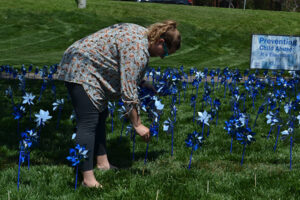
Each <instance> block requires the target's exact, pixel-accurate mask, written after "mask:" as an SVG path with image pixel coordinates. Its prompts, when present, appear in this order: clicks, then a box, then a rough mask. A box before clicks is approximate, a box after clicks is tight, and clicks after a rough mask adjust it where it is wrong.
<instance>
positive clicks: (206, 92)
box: [202, 83, 212, 110]
mask: <svg viewBox="0 0 300 200" xmlns="http://www.w3.org/2000/svg"><path fill="white" fill-rule="evenodd" d="M207 101H209V103H210V105H211V108H212V103H211V98H210V87H209V85H208V84H207V83H205V85H204V93H203V102H202V110H203V109H204V108H203V106H204V105H203V104H204V102H205V106H206V105H207Z"/></svg>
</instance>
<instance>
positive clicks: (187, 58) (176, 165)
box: [0, 0, 300, 200]
mask: <svg viewBox="0 0 300 200" xmlns="http://www.w3.org/2000/svg"><path fill="white" fill-rule="evenodd" d="M165 19H175V20H177V21H178V22H179V24H180V25H179V29H180V31H181V33H182V36H183V45H182V49H180V50H179V51H178V52H177V53H176V54H174V55H172V56H169V57H167V58H166V59H164V60H161V59H157V58H154V59H151V63H150V65H151V66H162V67H167V66H171V67H179V66H180V65H184V66H185V70H187V69H188V68H189V67H192V66H193V67H198V68H204V67H209V68H212V67H214V68H215V67H225V66H229V67H232V68H235V67H238V68H240V69H246V68H248V66H249V56H250V44H251V34H252V33H264V34H283V35H300V34H299V32H300V26H299V23H300V22H299V13H285V12H266V11H252V10H246V11H242V10H232V9H220V8H207V7H192V6H180V5H161V4H147V3H145V4H144V3H142V4H138V3H134V2H119V1H108V0H101V1H96V0H88V7H87V9H84V10H78V9H77V8H76V4H75V2H74V1H71V0H70V1H67V0H48V1H34V0H10V1H4V0H0V65H4V64H9V65H14V66H17V67H18V66H20V65H21V64H26V65H27V64H31V63H32V64H34V65H39V66H43V65H50V64H54V63H57V62H59V60H60V58H61V56H62V53H63V51H64V50H65V49H66V48H67V47H68V46H69V45H70V44H72V43H73V42H74V41H76V40H78V39H80V38H82V37H84V36H86V35H88V34H90V33H93V32H95V31H97V30H98V29H100V28H102V27H105V26H108V25H111V24H114V23H118V22H132V23H138V24H141V25H144V26H147V25H149V24H151V23H154V22H156V21H161V20H165ZM26 84H27V88H28V91H30V92H33V93H34V94H35V95H37V96H38V94H39V92H40V86H41V81H38V80H32V81H27V82H26ZM55 84H56V86H57V90H58V92H57V93H58V96H57V97H58V98H65V99H66V101H67V92H66V89H65V87H64V86H63V84H62V83H61V82H55ZM0 85H1V88H0V95H1V98H0V107H1V112H0V127H1V128H0V199H1V200H2V199H298V196H299V188H300V183H299V181H298V177H299V175H300V172H299V168H300V165H299V146H298V144H297V143H296V144H295V145H294V147H293V159H294V163H293V170H291V171H290V170H289V144H288V142H284V141H280V142H279V146H278V149H277V151H276V152H275V153H274V152H273V149H272V148H273V145H274V141H275V135H274V134H273V135H272V137H271V139H270V140H266V135H267V133H268V131H269V127H268V126H266V123H265V117H264V116H263V115H261V116H260V117H259V119H258V124H257V126H256V128H255V130H254V131H255V132H256V133H257V136H256V139H257V141H256V142H255V143H254V144H252V145H251V146H249V148H247V150H246V155H245V160H244V165H243V166H240V160H241V156H242V146H241V145H239V144H237V143H234V145H233V153H232V154H230V153H229V147H230V137H229V136H228V135H227V134H226V132H225V130H224V128H223V127H224V122H225V120H227V119H228V118H229V117H230V116H231V112H230V101H229V97H228V94H227V97H226V98H222V97H223V88H220V91H219V92H215V93H214V94H213V97H219V98H220V99H221V101H222V110H221V112H220V116H219V118H220V120H219V123H218V125H217V126H216V125H215V124H214V123H212V124H211V129H210V136H209V138H208V139H206V140H205V144H204V146H203V148H202V149H201V150H198V151H197V152H195V153H194V156H193V161H192V168H191V170H190V171H188V170H187V166H188V162H189V155H190V149H189V148H186V147H185V144H184V140H185V138H186V136H187V134H188V133H191V132H193V131H194V130H200V129H199V127H198V126H197V125H195V124H193V123H192V108H191V107H190V105H189V100H186V102H185V103H182V104H181V105H179V106H178V118H177V119H178V122H177V124H176V126H175V144H174V156H173V157H171V156H170V148H171V136H170V135H167V134H165V133H164V132H162V131H160V135H159V140H156V139H154V138H153V140H152V141H151V143H150V147H149V154H148V158H149V160H148V163H147V165H146V166H144V155H145V149H146V144H145V143H143V142H142V141H141V140H140V139H139V138H137V142H136V151H135V161H132V157H131V156H132V141H131V140H130V137H129V136H124V137H123V138H122V140H121V141H120V137H119V136H120V130H121V123H120V122H119V121H118V119H117V117H115V121H114V122H115V129H114V132H113V133H111V131H110V121H109V120H110V119H109V120H108V121H107V130H108V138H107V139H108V153H109V157H110V160H111V162H112V164H115V165H116V166H118V167H120V170H119V171H106V172H103V171H96V177H97V179H98V180H99V181H100V183H102V184H103V186H104V189H103V190H95V189H87V188H83V187H79V188H78V190H77V191H74V181H75V175H74V171H73V169H72V168H71V167H70V166H69V165H68V163H67V160H66V159H65V158H66V156H67V155H68V150H69V148H71V147H73V146H74V144H73V142H72V141H71V135H72V133H73V129H74V126H75V125H74V124H72V122H71V120H70V119H69V116H70V115H71V112H72V106H71V104H70V101H67V102H66V104H65V106H64V110H63V115H62V121H61V125H60V127H59V128H58V129H56V127H55V126H56V119H57V112H53V111H52V106H51V105H52V103H53V102H54V100H55V99H54V98H53V96H52V95H51V92H50V87H49V86H48V87H47V89H46V91H45V93H44V95H43V98H42V101H41V102H40V103H36V106H35V107H34V109H33V112H34V113H36V112H38V111H39V109H44V110H49V111H50V115H52V116H53V119H52V120H51V121H50V123H49V124H47V126H45V127H44V128H43V131H42V135H41V140H40V145H39V146H38V147H37V148H36V149H34V150H33V151H32V153H31V168H30V170H29V171H28V170H27V169H26V163H25V164H24V165H23V166H22V168H21V185H20V191H17V171H18V142H19V140H20V136H19V134H17V131H16V127H17V121H16V120H13V116H12V114H11V113H12V111H13V110H12V106H11V104H10V100H9V99H8V98H6V97H4V94H5V92H4V91H5V89H6V88H7V87H8V86H9V85H10V86H12V88H13V91H14V96H15V101H16V103H20V102H21V93H20V91H18V89H17V88H18V83H17V81H15V80H0ZM202 87H203V85H201V88H202ZM202 92H203V91H202V90H200V95H201V94H202ZM189 94H191V90H190V91H189ZM220 95H221V96H220ZM262 97H263V96H261V98H262ZM168 102H169V98H164V103H166V105H165V106H166V111H165V114H164V116H163V118H162V120H161V121H163V120H165V119H166V118H167V117H168V113H169V106H168ZM261 103H262V102H261V100H260V101H258V102H257V105H256V109H257V108H258V106H259V105H260V104H261ZM197 105H198V107H197V111H199V110H200V104H197ZM248 107H249V110H248V111H249V113H252V116H251V121H250V123H251V124H253V122H254V118H255V113H256V112H257V110H256V109H253V110H252V109H251V102H249V104H248ZM143 121H144V122H145V123H146V125H148V126H149V125H150V122H149V121H147V120H146V118H145V116H143ZM34 126H35V124H34V123H32V122H30V121H29V119H28V115H27V116H26V117H25V118H24V119H23V120H22V121H21V124H20V130H21V131H24V129H25V128H33V127H34ZM295 132H299V129H297V130H296V131H295ZM255 177H256V185H255ZM208 185H209V187H208ZM208 188H209V189H208ZM157 197H158V198H157Z"/></svg>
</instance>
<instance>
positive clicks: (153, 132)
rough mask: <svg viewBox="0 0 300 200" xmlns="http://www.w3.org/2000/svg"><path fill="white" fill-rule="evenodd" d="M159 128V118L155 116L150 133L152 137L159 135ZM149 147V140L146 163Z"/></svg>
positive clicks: (145, 161)
mask: <svg viewBox="0 0 300 200" xmlns="http://www.w3.org/2000/svg"><path fill="white" fill-rule="evenodd" d="M158 128H159V122H158V119H157V118H155V120H154V122H153V123H152V124H151V126H150V135H151V137H155V136H157V135H158ZM148 149H149V142H147V147H146V154H145V159H144V164H146V163H147V156H148Z"/></svg>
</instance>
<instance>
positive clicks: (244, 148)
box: [241, 142, 247, 165]
mask: <svg viewBox="0 0 300 200" xmlns="http://www.w3.org/2000/svg"><path fill="white" fill-rule="evenodd" d="M246 144H247V143H246V142H245V144H244V147H243V155H242V160H241V165H243V161H244V155H245V150H246Z"/></svg>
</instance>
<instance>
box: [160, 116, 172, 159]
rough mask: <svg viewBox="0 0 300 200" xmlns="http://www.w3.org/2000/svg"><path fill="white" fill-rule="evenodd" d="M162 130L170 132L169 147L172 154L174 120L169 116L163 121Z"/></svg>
mask: <svg viewBox="0 0 300 200" xmlns="http://www.w3.org/2000/svg"><path fill="white" fill-rule="evenodd" d="M163 131H166V132H168V133H171V134H172V147H171V156H173V146H174V121H172V120H171V119H170V118H168V119H167V120H165V121H164V123H163Z"/></svg>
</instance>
